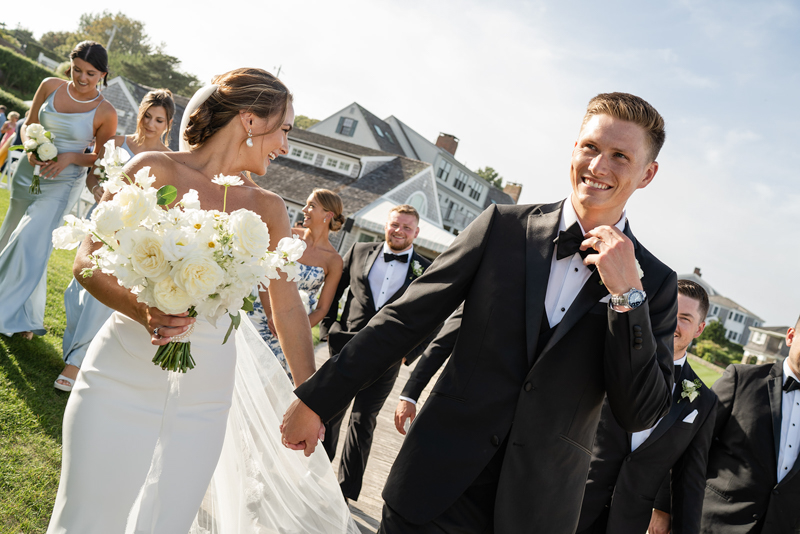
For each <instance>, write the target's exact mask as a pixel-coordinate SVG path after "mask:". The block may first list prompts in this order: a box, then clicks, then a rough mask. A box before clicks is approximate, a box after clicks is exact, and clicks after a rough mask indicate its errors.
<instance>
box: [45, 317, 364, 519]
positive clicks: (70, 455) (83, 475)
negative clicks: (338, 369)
mask: <svg viewBox="0 0 800 534" xmlns="http://www.w3.org/2000/svg"><path fill="white" fill-rule="evenodd" d="M227 326H228V321H227V318H225V319H222V320H220V322H219V328H214V327H213V326H212V325H210V324H209V323H207V322H205V321H203V320H198V321H197V323H196V328H195V331H194V333H193V334H192V336H191V342H192V347H191V350H192V355H193V357H194V360H195V362H196V364H197V366H196V367H195V369H192V370H190V371H189V372H187V373H185V374H180V373H171V372H167V371H163V370H161V369H160V368H159V367H157V366H156V365H154V364H153V363H152V362H151V359H152V358H153V355H154V354H155V350H156V348H155V347H154V346H153V345H151V344H150V338H149V336H148V335H147V332H146V331H145V330H144V328H142V326H141V325H140V324H139V323H137V322H135V321H133V320H132V319H129V318H128V317H126V316H124V315H122V314H121V313H118V312H115V313H114V314H112V316H111V317H110V318H109V320H108V321H107V322H106V323H105V325H104V326H103V327H102V328H101V330H100V332H99V333H98V334H97V337H96V338H95V340H94V341H93V342H92V344H91V345H90V347H89V350H88V353H87V355H86V359H85V360H84V363H83V366H82V368H81V373H80V375H79V377H78V380H77V382H76V384H75V388H74V389H73V391H72V394H71V395H70V399H69V402H68V403H67V408H66V411H65V414H64V435H63V462H62V471H61V482H60V484H59V488H58V495H57V498H56V504H55V508H54V510H53V516H52V518H51V521H50V526H49V528H48V533H49V534H57V533H58V534H60V533H62V532H68V533H70V534H73V533H80V534H94V533H97V534H114V533H123V532H124V533H128V534H131V533H135V534H140V533H148V534H155V533H159V534H183V533H187V532H191V533H192V534H201V533H213V534H233V533H242V534H244V533H254V534H262V533H298V534H299V533H303V534H306V533H319V534H329V533H348V534H357V533H358V529H357V527H356V526H355V523H354V522H353V520H352V518H351V517H350V514H349V511H348V508H347V505H346V503H345V501H344V499H343V498H342V495H341V491H340V489H339V486H338V484H337V482H336V478H335V476H334V473H333V470H332V469H331V465H330V462H329V461H328V458H327V456H326V455H325V451H323V450H322V448H321V447H319V448H318V450H317V451H316V452H315V453H314V454H313V455H312V456H311V457H310V458H306V457H305V456H304V455H303V454H302V453H301V452H297V451H291V450H289V449H286V448H285V447H283V445H282V444H281V437H280V433H279V431H278V426H279V424H280V422H281V419H282V417H283V413H284V411H285V410H286V408H287V407H288V405H289V404H290V402H291V401H292V400H293V399H294V398H295V397H294V394H293V392H292V385H291V383H290V382H289V379H288V378H287V377H286V374H285V373H284V371H283V368H282V367H281V365H280V364H279V362H278V360H277V359H275V357H274V356H273V355H272V353H271V352H270V351H269V348H268V347H267V345H266V344H265V343H264V342H263V340H262V339H261V337H260V336H259V335H258V333H257V332H256V330H255V329H254V328H253V326H252V324H251V323H250V321H249V320H248V319H247V318H246V316H243V317H242V322H241V326H240V327H239V330H238V331H237V332H236V335H235V336H231V338H230V339H229V340H228V343H227V344H225V345H221V343H222V339H223V336H224V333H225V329H226V328H227ZM212 475H213V476H212ZM209 481H210V482H209Z"/></svg>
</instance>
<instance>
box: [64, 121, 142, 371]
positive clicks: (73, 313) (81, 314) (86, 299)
mask: <svg viewBox="0 0 800 534" xmlns="http://www.w3.org/2000/svg"><path fill="white" fill-rule="evenodd" d="M123 139H124V141H123V142H122V146H121V147H120V148H122V149H123V150H125V151H126V152H128V154H130V155H131V157H133V151H132V150H131V149H130V147H129V146H128V138H127V137H123ZM96 206H97V204H95V205H94V206H92V209H91V210H89V213H88V214H87V215H86V217H89V216H90V215H91V213H92V211H93V210H94V208H95V207H96ZM64 310H65V311H66V312H67V327H66V329H65V330H64V341H63V343H62V344H61V348H62V352H63V354H64V363H65V364H66V365H74V366H75V367H80V366H81V364H82V363H83V358H84V356H86V349H88V348H89V343H91V342H92V340H93V339H94V336H96V335H97V332H99V331H100V327H101V326H103V323H105V322H106V321H107V320H108V318H109V317H111V314H112V313H113V312H114V310H112V309H111V308H109V307H108V306H106V305H104V304H101V303H100V301H99V300H97V299H96V298H94V297H93V296H92V295H90V294H89V292H88V291H86V289H84V287H83V286H82V285H80V284H79V283H78V281H77V280H76V279H74V278H73V279H72V282H70V283H69V285H68V286H67V290H66V291H64Z"/></svg>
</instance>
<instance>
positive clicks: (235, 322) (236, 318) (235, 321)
mask: <svg viewBox="0 0 800 534" xmlns="http://www.w3.org/2000/svg"><path fill="white" fill-rule="evenodd" d="M228 315H229V316H230V318H231V325H230V326H229V327H228V331H227V332H225V339H223V340H222V344H223V345H224V344H225V343H227V342H228V338H229V337H230V335H231V332H233V329H234V328H237V329H238V328H239V324H240V323H241V322H242V316H241V315H239V314H238V313H237V314H236V315H231V314H228Z"/></svg>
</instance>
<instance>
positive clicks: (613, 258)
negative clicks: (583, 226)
mask: <svg viewBox="0 0 800 534" xmlns="http://www.w3.org/2000/svg"><path fill="white" fill-rule="evenodd" d="M585 237H586V239H585V240H584V241H583V243H581V250H586V249H589V248H593V249H595V250H596V251H597V252H598V254H589V255H588V256H586V258H584V260H583V263H584V265H589V264H593V265H595V266H596V267H597V271H598V272H599V273H600V278H601V279H602V280H603V284H605V286H606V288H608V292H609V293H611V294H612V295H622V294H623V293H626V292H627V291H629V290H630V289H631V288H635V289H643V287H642V281H641V280H640V279H639V271H638V269H637V268H636V256H635V254H634V251H633V242H632V241H631V240H630V239H628V237H627V236H626V235H625V234H623V233H622V232H620V231H619V229H618V228H616V227H614V226H598V227H597V228H594V229H592V230H589V231H588V232H587V233H586V236H585Z"/></svg>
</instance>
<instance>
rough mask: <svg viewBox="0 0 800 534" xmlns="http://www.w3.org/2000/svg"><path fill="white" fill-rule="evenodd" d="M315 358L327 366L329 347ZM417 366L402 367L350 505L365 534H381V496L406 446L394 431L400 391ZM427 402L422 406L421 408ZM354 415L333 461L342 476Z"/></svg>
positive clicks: (425, 395)
mask: <svg viewBox="0 0 800 534" xmlns="http://www.w3.org/2000/svg"><path fill="white" fill-rule="evenodd" d="M314 354H315V356H316V359H317V367H319V366H320V365H322V364H323V363H325V361H327V359H328V346H327V344H325V343H320V344H319V345H317V347H316V349H315V351H314ZM413 369H414V366H413V365H412V366H410V367H409V366H405V365H402V366H400V376H399V377H398V378H397V382H396V383H395V385H394V389H393V390H392V394H391V395H389V398H388V399H387V400H386V404H385V405H384V406H383V410H381V413H380V415H379V416H378V426H377V428H376V429H375V436H374V440H373V443H372V451H371V453H370V457H369V462H368V463H367V469H366V472H365V473H364V483H363V487H362V489H361V495H360V496H359V499H358V501H351V502H350V511H351V512H352V513H353V517H354V518H355V520H356V523H358V526H359V528H360V529H361V531H362V532H365V533H367V532H369V533H374V532H377V530H378V524H379V523H380V518H381V509H382V508H383V499H382V498H381V492H382V491H383V486H384V484H385V483H386V478H387V477H388V476H389V469H391V467H392V464H393V463H394V459H395V458H396V457H397V453H398V451H399V450H400V446H401V445H402V444H403V439H404V438H403V436H402V435H401V434H400V433H399V432H398V431H397V429H396V428H395V427H394V409H395V407H396V406H397V402H398V401H399V400H400V399H399V396H400V391H401V390H402V389H403V386H404V385H405V383H406V380H408V377H409V376H411V371H412V370H413ZM438 378H439V375H438V374H437V375H436V376H434V379H433V380H431V383H430V384H429V385H428V387H427V388H425V391H424V392H423V394H422V397H421V398H422V399H427V398H428V395H429V394H430V390H431V388H432V387H433V384H435V383H436V379H438ZM422 404H424V402H420V404H419V406H420V407H421V406H422ZM349 419H350V415H349V411H348V415H346V416H345V419H344V423H343V424H342V429H341V432H340V437H339V450H338V451H337V453H336V457H335V458H334V459H333V469H334V471H336V472H338V469H339V456H340V455H341V448H342V445H343V443H344V434H345V432H346V430H347V421H349Z"/></svg>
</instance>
